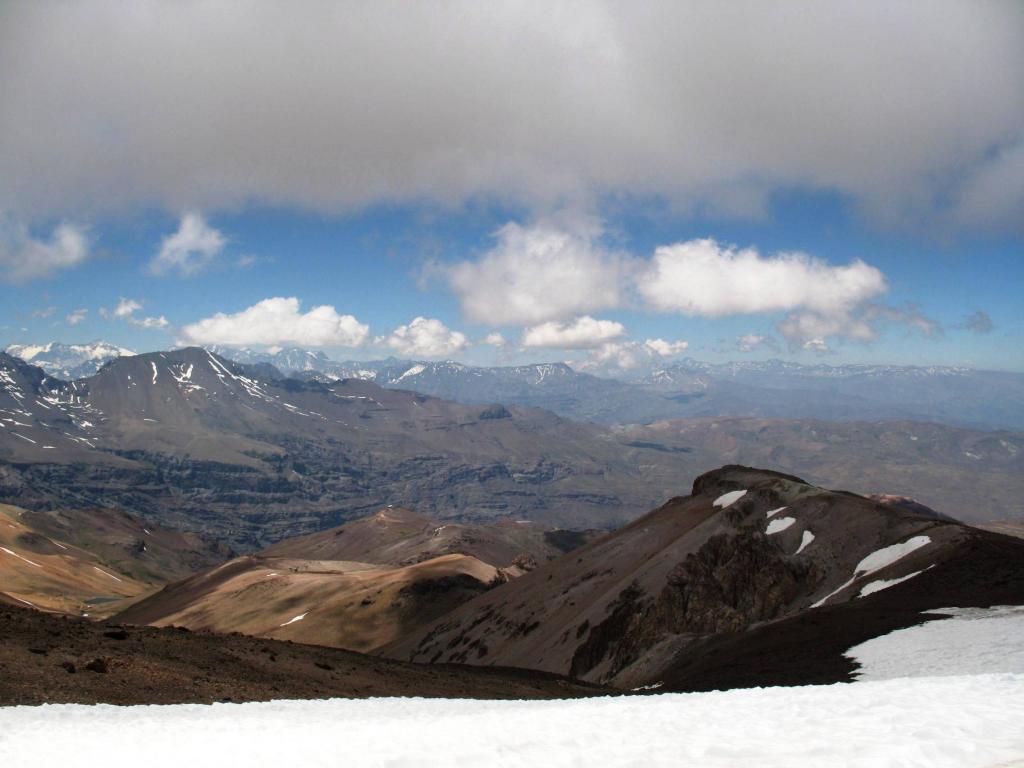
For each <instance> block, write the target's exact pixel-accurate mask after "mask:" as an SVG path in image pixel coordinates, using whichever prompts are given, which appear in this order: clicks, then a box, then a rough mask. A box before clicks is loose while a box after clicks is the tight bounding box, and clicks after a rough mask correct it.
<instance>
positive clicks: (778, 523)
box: [764, 517, 796, 536]
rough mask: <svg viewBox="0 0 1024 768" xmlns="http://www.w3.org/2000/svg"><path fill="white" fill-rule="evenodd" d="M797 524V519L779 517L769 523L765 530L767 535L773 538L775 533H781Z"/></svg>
mask: <svg viewBox="0 0 1024 768" xmlns="http://www.w3.org/2000/svg"><path fill="white" fill-rule="evenodd" d="M795 522H796V518H795V517H777V518H775V519H774V520H772V521H771V522H770V523H768V527H767V528H766V529H765V531H764V532H765V533H767V534H768V535H769V536H771V535H772V534H773V533H781V532H782V531H784V530H786V529H787V528H789V526H791V525H792V524H793V523H795Z"/></svg>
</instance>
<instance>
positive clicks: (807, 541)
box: [793, 531, 814, 555]
mask: <svg viewBox="0 0 1024 768" xmlns="http://www.w3.org/2000/svg"><path fill="white" fill-rule="evenodd" d="M812 541H814V534H813V533H811V532H810V531H804V535H803V537H802V538H801V539H800V546H799V547H798V548H797V550H796V552H794V553H793V554H794V555H799V554H800V553H801V552H803V551H804V550H805V549H807V548H808V547H809V546H810V545H811V542H812Z"/></svg>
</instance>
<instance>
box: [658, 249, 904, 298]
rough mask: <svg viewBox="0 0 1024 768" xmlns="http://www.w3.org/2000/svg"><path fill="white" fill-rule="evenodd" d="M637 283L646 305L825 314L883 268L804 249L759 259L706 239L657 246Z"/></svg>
mask: <svg viewBox="0 0 1024 768" xmlns="http://www.w3.org/2000/svg"><path fill="white" fill-rule="evenodd" d="M638 289H639V291H640V294H641V296H642V297H643V298H644V300H645V301H646V303H647V305H648V306H649V307H650V308H651V309H654V310H657V311H661V312H681V313H683V314H687V315H702V316H705V317H722V316H724V315H742V314H757V313H767V312H777V311H780V310H793V309H808V310H812V311H815V312H819V313H822V314H828V315H832V314H835V313H836V312H837V311H846V310H849V309H850V308H852V307H855V306H857V305H859V304H861V303H863V302H865V301H867V300H868V299H871V298H874V297H876V296H878V295H880V294H882V293H884V292H885V291H886V289H887V287H886V281H885V276H884V275H883V274H882V272H881V271H880V270H879V269H877V268H875V267H872V266H870V265H868V264H866V263H864V262H863V261H860V260H859V259H858V260H856V261H853V262H851V263H850V264H848V265H846V266H839V267H837V266H832V265H830V264H827V263H826V262H824V261H822V260H820V259H815V258H813V257H811V256H808V255H807V254H803V253H781V254H777V255H775V256H771V257H766V256H762V255H761V254H760V253H758V252H757V250H755V249H753V248H745V249H743V250H737V249H735V248H732V247H729V246H724V245H720V244H719V243H717V242H715V241H714V240H710V239H705V240H690V241H688V242H685V243H676V244H674V245H665V246H661V247H659V248H657V249H656V250H655V252H654V257H653V259H652V261H651V263H650V265H649V267H648V268H647V270H646V271H645V272H644V273H643V274H642V275H641V276H640V277H639V284H638Z"/></svg>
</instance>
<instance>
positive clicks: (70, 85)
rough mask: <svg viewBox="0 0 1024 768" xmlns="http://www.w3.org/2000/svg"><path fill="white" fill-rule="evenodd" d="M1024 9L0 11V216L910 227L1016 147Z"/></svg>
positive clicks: (1021, 121)
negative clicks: (303, 214) (371, 211)
mask: <svg viewBox="0 0 1024 768" xmlns="http://www.w3.org/2000/svg"><path fill="white" fill-rule="evenodd" d="M1022 13H1024V11H1022V9H1021V7H1020V5H1019V4H1017V3H1012V2H1007V3H964V2H956V1H955V0H935V2H931V3H928V4H927V5H924V4H919V3H899V4H892V3H888V2H883V0H868V1H867V2H830V3H812V4H807V5H803V6H801V7H800V8H799V9H798V10H796V9H794V8H793V6H792V5H789V4H786V3H777V2H763V3H754V4H744V5H742V6H729V5H722V4H703V3H669V4H664V3H654V4H648V3H614V2H588V3H576V2H570V3H565V4H555V5H551V4H548V3H530V2H525V3H509V4H499V5H494V4H489V3H488V4H480V3H474V2H469V1H468V0H466V1H465V2H453V3H445V4H440V5H439V4H434V3H424V4H411V5H410V4H408V3H398V2H394V1H389V0H383V1H382V2H376V3H361V4H348V3H345V4H333V3H312V4H306V5H303V6H302V8H301V9H300V10H296V9H295V8H294V7H293V6H292V5H291V4H282V3H275V2H254V3H244V4H237V5H226V6H223V7H220V8H218V10H217V12H216V13H211V12H210V10H209V8H208V7H206V6H205V5H204V4H201V3H174V4H160V5H156V6H150V4H148V3H141V4H140V3H133V4H132V8H131V11H130V12H126V11H125V5H124V3H121V2H116V1H115V0H108V1H106V2H103V1H102V0H101V1H99V2H91V3H88V4H80V3H6V4H3V5H2V6H0V29H4V30H11V34H7V35H5V36H4V45H3V46H0V92H2V93H3V94H4V104H3V108H2V110H0V135H3V136H4V141H3V142H2V144H0V167H2V168H4V174H3V177H2V179H0V207H4V206H6V207H10V206H11V205H18V206H22V207H24V208H25V209H26V210H29V211H31V212H33V213H40V212H41V213H42V214H43V215H51V216H52V215H58V216H59V215H63V214H64V213H65V212H67V211H77V210H79V209H82V208H86V209H89V210H90V211H92V210H102V211H109V210H115V209H125V208H131V207H136V208H145V207H149V206H153V205H162V206H165V207H167V208H169V209H170V210H181V209H183V208H187V207H192V206H198V207H201V208H203V209H206V210H211V209H218V208H222V207H224V206H232V205H238V204H242V203H246V202H249V201H256V202H259V203H270V204H282V205H288V206H299V207H306V208H312V209H316V210H321V211H330V212H336V211H339V210H351V209H354V208H359V207H362V206H365V205H368V204H372V203H376V202H381V201H387V202H391V201H411V200H416V201H418V200H435V201H438V200H439V201H440V202H443V203H449V202H458V201H464V200H470V199H476V198H479V197H480V196H481V195H485V196H493V197H497V198H500V199H501V200H508V201H511V202H517V203H526V204H528V205H544V204H545V203H548V202H550V201H561V200H565V199H570V198H577V199H578V198H581V197H585V198H588V199H597V198H599V197H601V196H603V195H605V194H606V193H620V192H621V193H626V194H632V195H636V196H639V197H644V196H648V195H662V196H665V197H667V198H669V199H671V200H673V201H674V202H675V203H676V204H680V205H690V204H700V205H711V206H713V207H715V208H717V209H718V210H724V211H731V212H740V213H750V212H757V211H758V210H759V209H760V208H761V207H762V206H763V205H764V204H765V200H766V199H767V196H768V195H769V194H770V192H771V191H772V190H773V189H776V188H779V187H787V188H790V187H793V186H800V187H816V188H827V189H834V190H838V191H839V192H840V193H842V194H846V195H849V196H851V197H852V198H853V199H854V200H856V201H858V202H859V203H861V205H862V206H863V207H864V208H865V209H868V210H869V211H871V212H874V213H875V214H877V215H879V216H884V215H886V213H887V212H888V213H898V214H903V213H905V212H907V211H915V210H919V209H921V208H925V209H927V208H929V207H931V206H932V205H933V204H934V195H933V193H932V191H933V190H934V189H935V181H936V179H940V180H942V181H943V182H948V183H949V184H951V185H952V186H953V187H954V188H955V187H956V185H957V182H958V180H959V179H960V178H961V176H963V175H964V168H965V166H966V167H967V168H968V169H970V168H972V167H974V166H979V167H985V166H986V165H987V162H988V160H989V157H990V150H991V148H992V147H995V146H1000V145H1001V144H1002V143H1004V142H1005V141H1006V140H1007V138H1008V137H1013V136H1020V135H1021V133H1022V125H1024V103H1022V100H1021V99H1020V98H1019V96H1020V78H1019V73H1020V72H1022V71H1024V36H1022V35H1021V34H1020V29H1021V25H1022V19H1021V15H1022ZM296 40H301V41H302V42H301V44H300V45H296V44H295V43H294V41H296ZM524 51H529V55H523V52H524ZM43 52H45V55H44V54H43ZM353 62H358V63H359V66H353V64H352V63H353ZM822 62H827V63H828V65H827V66H823V65H822ZM295 83H302V84H303V87H301V88H297V87H295ZM938 84H941V86H939V85H938ZM979 84H984V87H979ZM296 115H301V119H295V116H296ZM1008 173H1009V172H1008ZM1014 173H1015V172H1014ZM1009 175H1010V178H1009V180H1008V183H1011V184H1013V183H1016V181H1018V180H1019V177H1018V176H1015V175H1013V174H1012V173H1010V174H1009ZM994 178H996V180H998V178H1000V175H999V174H995V175H994ZM993 184H994V185H995V186H996V187H997V188H998V184H997V183H996V181H993ZM984 197H985V198H988V195H987V194H986V195H985V196H984ZM978 210H979V211H980V213H982V214H985V215H987V213H986V211H985V210H984V209H983V208H978ZM1000 211H1001V213H1003V214H1005V215H1008V216H1012V215H1013V214H1016V213H1019V207H1018V208H1017V209H1015V210H1004V209H1000ZM1018 218H1019V217H1018Z"/></svg>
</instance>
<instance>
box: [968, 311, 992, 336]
mask: <svg viewBox="0 0 1024 768" xmlns="http://www.w3.org/2000/svg"><path fill="white" fill-rule="evenodd" d="M963 327H964V328H965V329H966V330H968V331H971V332H972V333H991V332H992V329H993V328H995V324H994V323H993V322H992V318H991V317H989V314H988V312H985V311H983V310H980V309H979V310H978V311H977V312H974V313H973V314H970V315H968V316H967V317H966V318H964V322H963Z"/></svg>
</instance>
